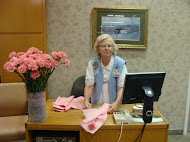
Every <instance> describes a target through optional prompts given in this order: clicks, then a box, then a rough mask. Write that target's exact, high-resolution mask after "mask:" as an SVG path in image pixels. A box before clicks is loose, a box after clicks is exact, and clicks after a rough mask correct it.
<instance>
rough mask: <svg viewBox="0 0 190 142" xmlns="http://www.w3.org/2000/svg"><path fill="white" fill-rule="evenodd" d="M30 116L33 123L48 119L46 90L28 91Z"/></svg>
mask: <svg viewBox="0 0 190 142" xmlns="http://www.w3.org/2000/svg"><path fill="white" fill-rule="evenodd" d="M28 117H29V121H30V122H31V123H42V122H44V121H46V92H45V91H41V92H28Z"/></svg>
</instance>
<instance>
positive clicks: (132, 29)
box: [92, 8, 148, 49]
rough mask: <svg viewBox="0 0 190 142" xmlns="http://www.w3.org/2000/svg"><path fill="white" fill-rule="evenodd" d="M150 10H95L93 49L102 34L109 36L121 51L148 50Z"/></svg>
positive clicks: (93, 12) (93, 11)
mask: <svg viewBox="0 0 190 142" xmlns="http://www.w3.org/2000/svg"><path fill="white" fill-rule="evenodd" d="M147 32H148V9H125V8H93V10H92V47H94V43H95V41H96V38H97V37H98V36H99V35H101V34H109V35H111V36H112V38H113V39H114V40H115V43H116V44H117V46H118V47H119V48H120V49H127V48H129V49H146V48H147V34H148V33H147Z"/></svg>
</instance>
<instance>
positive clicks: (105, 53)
mask: <svg viewBox="0 0 190 142" xmlns="http://www.w3.org/2000/svg"><path fill="white" fill-rule="evenodd" d="M98 53H100V55H101V57H111V56H112V53H113V44H112V41H111V39H105V40H102V41H101V42H100V43H99V48H98Z"/></svg>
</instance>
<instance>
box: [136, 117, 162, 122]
mask: <svg viewBox="0 0 190 142" xmlns="http://www.w3.org/2000/svg"><path fill="white" fill-rule="evenodd" d="M132 121H133V122H142V123H144V121H143V119H142V118H133V119H132ZM163 121H164V120H163V119H162V118H161V117H159V118H152V123H153V122H163Z"/></svg>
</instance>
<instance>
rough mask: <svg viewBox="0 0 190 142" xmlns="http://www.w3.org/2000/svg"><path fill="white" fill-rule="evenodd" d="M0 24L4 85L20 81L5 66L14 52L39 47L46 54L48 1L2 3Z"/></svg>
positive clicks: (8, 0) (9, 0)
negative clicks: (46, 3) (46, 9)
mask: <svg viewBox="0 0 190 142" xmlns="http://www.w3.org/2000/svg"><path fill="white" fill-rule="evenodd" d="M0 21H1V22H0V73H1V82H18V81H21V79H20V77H19V76H18V75H17V74H16V73H8V72H6V71H5V70H4V69H3V65H4V64H5V63H6V62H7V61H8V60H9V58H8V55H9V54H10V53H11V52H12V51H15V52H26V51H27V50H28V49H29V48H30V47H36V48H38V49H39V50H42V51H43V52H45V53H46V17H45V0H0ZM46 92H47V90H46ZM46 97H47V96H46ZM47 98H48V97H47Z"/></svg>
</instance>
